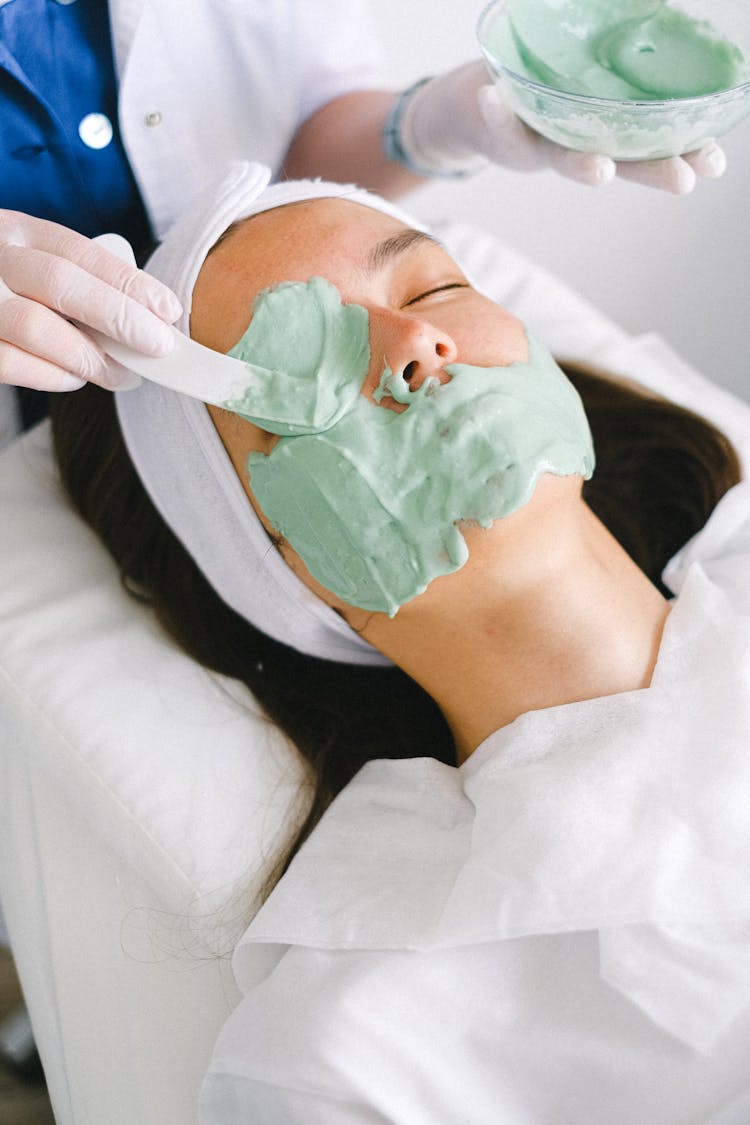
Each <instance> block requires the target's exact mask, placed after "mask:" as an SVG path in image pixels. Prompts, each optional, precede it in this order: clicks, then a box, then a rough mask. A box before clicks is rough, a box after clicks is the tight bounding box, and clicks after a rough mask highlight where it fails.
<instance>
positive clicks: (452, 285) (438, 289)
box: [401, 281, 471, 309]
mask: <svg viewBox="0 0 750 1125" xmlns="http://www.w3.org/2000/svg"><path fill="white" fill-rule="evenodd" d="M470 288H471V286H470V285H469V284H467V282H465V281H450V282H448V284H446V285H436V286H435V288H434V289H426V290H425V292H424V293H419V294H418V295H417V296H416V297H412V298H411V299H410V300H408V301H405V302H404V304H403V305H402V306H401V308H402V309H408V308H409V306H410V305H416V303H417V301H424V299H425V298H426V297H431V296H432V295H433V294H434V293H445V292H446V291H447V290H448V289H470Z"/></svg>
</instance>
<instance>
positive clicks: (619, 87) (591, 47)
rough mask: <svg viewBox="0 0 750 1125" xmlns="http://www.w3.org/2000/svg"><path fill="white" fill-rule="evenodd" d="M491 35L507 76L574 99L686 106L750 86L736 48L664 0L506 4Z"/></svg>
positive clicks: (749, 68) (749, 72) (518, 0)
mask: <svg viewBox="0 0 750 1125" xmlns="http://www.w3.org/2000/svg"><path fill="white" fill-rule="evenodd" d="M492 34H493V39H492V41H491V42H488V44H487V46H488V47H490V49H492V50H493V51H494V53H495V54H496V55H497V57H498V58H500V59H502V60H503V63H504V64H505V65H506V66H508V67H509V68H510V69H511V70H515V71H516V72H517V73H519V74H521V75H522V76H524V77H526V78H530V79H531V80H532V81H535V82H539V83H541V84H542V85H545V86H551V87H552V88H553V89H556V90H560V91H564V92H567V93H572V94H584V95H590V96H593V97H598V98H609V99H618V100H619V99H625V100H631V101H652V100H665V99H673V98H690V97H697V96H699V95H702V94H711V93H714V92H716V91H719V90H728V89H731V88H732V87H734V86H738V85H740V84H741V83H742V82H744V81H747V80H748V78H750V65H749V64H748V61H747V59H746V58H745V56H744V55H743V53H742V51H741V50H740V48H739V47H738V46H736V45H735V44H733V43H731V42H730V41H729V40H728V39H726V38H724V37H723V36H722V35H720V34H719V33H718V32H717V31H716V30H715V29H714V28H713V26H712V25H711V24H710V23H709V22H708V21H706V20H698V19H693V18H692V17H691V16H689V15H688V14H686V13H685V12H683V11H678V10H677V9H675V8H671V7H668V5H667V2H666V0H624V2H622V3H612V2H611V0H511V2H510V4H509V5H508V12H507V17H506V18H505V19H504V20H500V21H498V23H497V24H496V25H495V28H494V29H493V33H492Z"/></svg>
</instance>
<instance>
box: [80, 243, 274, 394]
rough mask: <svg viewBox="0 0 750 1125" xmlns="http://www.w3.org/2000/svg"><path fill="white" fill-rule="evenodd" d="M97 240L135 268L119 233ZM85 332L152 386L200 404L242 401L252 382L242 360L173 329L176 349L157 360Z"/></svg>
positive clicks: (90, 332) (130, 248)
mask: <svg viewBox="0 0 750 1125" xmlns="http://www.w3.org/2000/svg"><path fill="white" fill-rule="evenodd" d="M94 241H95V242H98V243H99V245H100V246H103V247H104V248H105V249H106V250H109V251H110V253H112V254H116V255H117V257H118V258H121V259H122V261H124V262H127V263H128V265H135V255H134V254H133V249H132V247H131V245H130V243H129V242H128V241H127V240H126V239H124V238H122V237H121V236H120V235H119V234H102V235H99V236H98V238H96V239H95V240H94ZM82 327H84V326H82ZM84 331H85V332H86V333H87V334H88V335H89V336H90V337H91V338H92V340H95V341H96V343H97V344H98V345H99V347H100V348H101V349H102V350H103V351H104V352H106V353H107V355H109V356H111V357H112V359H116V360H117V362H118V363H121V364H122V365H123V367H127V368H128V369H129V370H130V371H135V372H136V374H137V375H141V376H142V377H143V378H144V379H149V380H150V381H151V382H152V383H160V384H161V385H162V386H163V387H168V388H169V389H170V390H172V391H179V393H180V394H183V395H189V396H190V397H191V398H198V399H200V400H201V402H210V403H213V404H214V405H215V406H224V405H225V404H226V403H227V402H231V401H232V400H235V399H241V398H242V397H243V396H244V394H245V392H246V391H247V389H248V387H249V386H250V384H251V382H252V381H253V375H252V371H251V369H250V368H249V367H248V366H247V364H245V363H243V362H242V360H239V359H232V357H231V356H228V355H222V354H221V353H220V352H214V351H212V350H211V348H206V347H204V346H203V344H199V343H197V341H195V340H191V339H190V338H189V337H188V336H185V335H183V333H182V332H178V330H177V329H176V328H172V329H171V331H172V334H173V335H174V349H173V350H172V351H171V352H170V353H169V355H166V356H161V357H159V358H158V359H155V358H153V357H151V356H145V355H143V354H142V353H141V352H136V351H134V350H133V349H132V348H129V347H127V346H126V345H125V344H120V343H119V342H118V341H117V340H112V339H110V337H109V336H105V335H104V333H103V332H97V331H96V330H95V329H93V328H88V327H84Z"/></svg>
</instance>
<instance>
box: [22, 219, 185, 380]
mask: <svg viewBox="0 0 750 1125" xmlns="http://www.w3.org/2000/svg"><path fill="white" fill-rule="evenodd" d="M179 315H180V305H179V302H178V300H177V298H176V297H175V295H174V294H173V293H172V291H171V290H170V289H168V288H167V287H166V286H165V285H163V284H162V283H161V282H160V281H157V280H156V278H154V277H150V276H149V275H148V274H145V273H142V272H141V270H138V269H136V268H135V267H134V266H129V265H126V264H125V263H123V262H122V261H120V259H119V258H117V257H115V255H114V254H111V253H110V252H109V251H108V250H105V249H103V248H102V247H101V246H97V244H96V242H93V241H91V239H88V238H85V237H84V236H83V235H80V234H77V233H76V232H75V231H72V230H68V228H67V227H63V226H60V225H59V224H57V223H50V222H47V221H46V220H44V219H35V218H32V217H31V216H29V215H24V214H21V213H20V212H18V211H3V210H0V383H12V384H14V385H16V386H22V387H33V388H34V389H36V390H44V391H69V390H76V389H77V388H78V387H82V386H83V384H84V383H85V382H86V381H90V382H92V383H98V384H99V385H100V386H103V387H108V388H110V389H112V388H114V387H115V386H127V385H128V383H129V382H132V381H133V377H132V376H130V373H129V372H126V371H125V369H124V368H122V367H120V366H119V364H116V363H114V361H113V360H111V359H109V358H108V357H107V356H105V354H104V352H103V351H102V350H101V348H100V347H99V346H98V345H97V344H95V343H94V341H93V340H92V339H91V338H90V337H89V336H87V334H86V332H85V330H82V329H81V328H79V327H77V326H76V325H74V324H71V323H70V321H71V320H74V321H77V322H79V323H80V324H82V325H89V326H91V327H92V328H96V329H98V330H99V331H100V332H103V333H104V334H105V335H107V336H110V337H113V338H114V339H117V340H120V341H121V342H122V343H123V344H127V345H129V346H130V347H131V348H135V349H137V350H138V351H141V352H143V353H144V354H145V355H150V356H159V355H165V354H167V353H168V352H169V351H170V350H171V348H172V346H173V342H172V336H171V333H170V331H169V329H168V328H167V324H171V323H172V322H173V321H174V320H176V319H177V317H178V316H179Z"/></svg>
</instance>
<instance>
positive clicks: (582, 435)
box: [227, 278, 594, 616]
mask: <svg viewBox="0 0 750 1125" xmlns="http://www.w3.org/2000/svg"><path fill="white" fill-rule="evenodd" d="M279 288H280V289H282V291H283V294H284V316H285V317H286V316H292V317H293V318H294V320H295V325H296V329H295V339H296V341H297V343H296V345H295V346H294V347H292V346H291V345H288V344H285V341H286V340H288V338H289V333H288V325H287V324H284V325H283V329H284V331H285V332H286V335H284V333H283V332H282V331H281V329H282V324H281V322H279V323H274V318H273V316H264V317H263V319H262V320H260V321H259V319H258V317H259V314H260V313H261V312H262V311H263V307H264V305H265V303H266V302H268V303H269V304H272V305H275V301H274V295H275V294H276V293H277V290H271V291H269V292H267V293H265V294H262V295H261V296H260V298H259V299H258V302H257V305H256V310H255V313H254V318H253V321H252V323H251V325H250V327H249V329H248V331H247V332H246V333H245V336H244V337H243V340H242V341H240V344H238V345H237V346H236V347H235V348H234V349H233V351H232V353H230V354H233V355H238V354H239V355H241V357H242V358H243V359H248V358H249V357H252V360H253V363H260V364H262V366H263V367H265V366H267V364H266V360H267V358H268V354H269V351H273V352H274V355H275V363H276V366H277V367H278V369H279V370H280V371H282V372H284V375H283V376H282V377H283V378H284V379H287V378H293V379H295V380H298V381H299V382H300V384H302V383H304V382H305V376H304V370H303V368H304V363H303V360H304V357H305V356H306V357H307V387H308V391H309V393H308V394H306V395H303V396H302V398H301V399H297V400H295V401H292V402H290V400H289V399H288V398H286V397H285V396H284V395H282V394H280V393H278V391H277V389H276V388H273V387H270V388H268V392H267V393H266V388H265V387H261V386H259V387H257V388H255V387H253V389H252V391H251V392H248V395H247V396H246V398H245V399H244V400H243V409H242V410H239V411H237V412H238V413H242V414H243V415H244V416H246V417H250V419H251V420H252V421H256V420H258V419H261V418H263V419H264V421H262V422H259V424H260V425H262V426H263V427H264V428H265V429H272V430H273V432H276V433H287V434H288V433H290V429H289V427H290V426H292V425H294V426H295V427H300V426H305V427H308V430H307V433H300V430H299V429H298V430H297V431H296V433H297V434H298V435H299V436H288V437H282V439H281V441H279V442H278V444H277V445H276V446H275V448H274V449H273V451H272V452H271V454H270V455H269V456H265V455H263V454H260V453H251V454H250V457H249V459H248V469H249V473H250V481H251V486H252V489H253V492H254V494H255V496H256V497H257V500H258V502H259V504H260V506H261V508H262V509H263V511H264V512H265V514H266V516H267V517H268V519H269V520H270V521H271V523H272V524H273V526H274V527H275V528H276V529H277V530H278V531H279V533H280V534H281V535H283V536H284V537H285V538H286V539H287V540H288V542H289V543H290V544H291V546H292V547H293V548H294V550H295V551H296V552H297V553H298V554H299V555H300V557H301V558H302V560H303V561H304V563H305V565H306V566H307V568H308V570H309V571H310V573H311V574H312V575H313V576H314V577H315V578H317V579H318V581H319V582H321V583H322V585H323V586H325V587H326V588H327V589H328V590H330V591H331V592H332V593H334V594H336V595H337V596H338V597H340V598H341V599H342V600H343V601H345V602H347V603H348V604H350V605H353V606H358V607H360V608H362V609H366V610H377V611H381V612H384V613H388V614H390V615H391V616H393V614H395V613H396V611H397V610H398V608H399V606H401V605H403V604H404V603H405V602H408V601H410V600H411V599H412V598H414V597H416V596H417V595H418V594H420V593H421V592H422V591H423V590H425V589H426V587H427V586H428V585H429V583H430V582H431V581H432V580H433V579H434V578H437V577H438V576H439V575H442V574H449V573H451V572H453V571H455V570H458V569H459V567H461V566H463V564H464V563H465V562H466V560H467V558H468V549H467V546H466V542H465V540H464V537H463V535H462V533H461V529H460V526H459V525H460V524H461V523H462V522H465V521H470V522H473V523H477V524H480V525H481V526H482V527H489V526H490V525H491V524H492V523H493V521H494V520H496V519H502V518H503V517H504V516H507V515H510V514H511V513H512V512H515V511H516V510H517V509H519V508H521V507H522V506H523V505H524V504H526V503H527V502H528V501H529V500H530V499H531V496H532V494H533V492H534V488H535V486H536V483H537V481H538V479H539V477H540V476H541V475H542V473H552V474H554V475H556V476H569V475H572V474H577V475H580V476H583V477H585V478H588V477H590V476H591V473H592V471H593V467H594V453H593V447H592V442H591V434H590V431H589V427H588V423H587V421H586V416H585V414H584V412H583V407H582V405H581V402H580V399H579V397H578V395H577V393H576V391H575V390H574V388H573V387H572V385H571V384H570V382H569V381H568V380H567V378H566V377H565V375H564V374H563V372H562V371H561V370H560V368H559V367H558V366H557V364H556V363H555V361H554V360H553V358H552V356H551V355H550V354H549V352H548V351H547V350H546V349H545V348H544V347H543V346H542V345H541V344H540V343H538V341H536V340H535V339H534V338H533V336H529V337H528V340H529V358H528V361H527V362H525V363H514V364H511V365H510V366H508V367H490V368H485V367H472V366H468V365H465V364H451V365H449V366H447V367H446V369H445V370H446V371H447V372H448V374H449V375H450V376H451V380H450V382H448V383H446V384H442V385H441V384H440V383H438V381H437V380H436V379H431V380H429V379H428V380H426V381H425V382H424V383H423V384H422V386H421V387H420V388H419V390H418V391H415V392H411V391H409V388H408V385H407V384H406V382H405V381H404V379H403V377H402V376H401V374H400V373H398V372H396V373H391V372H390V371H385V372H384V374H383V378H382V379H381V385H380V388H379V392H378V396H379V397H380V398H381V399H382V398H383V397H384V396H386V395H391V396H392V397H393V398H394V399H396V400H397V401H399V402H404V403H408V409H407V410H405V411H403V412H402V413H396V412H394V411H392V410H388V409H386V408H384V407H382V406H378V405H375V403H373V402H370V401H369V400H367V399H365V398H364V397H363V396H362V395H361V394H360V393H359V392H360V389H361V387H362V384H363V382H364V380H365V377H366V375H367V370H368V365H369V346H368V326H367V312H366V310H365V309H362V308H359V307H358V306H355V305H341V303H340V298H339V296H338V293H337V291H336V290H335V289H334V287H333V286H332V285H330V284H329V283H328V282H325V281H322V280H321V279H320V278H315V279H313V280H312V281H310V282H308V283H307V284H301V283H289V284H285V285H284V286H283V287H279ZM321 293H325V296H324V297H323V303H324V304H325V307H326V309H327V310H328V312H327V314H326V316H324V317H321V316H320V315H319V309H320V304H321ZM335 303H338V309H339V314H338V316H337V315H335V314H334V313H333V309H334V304H335ZM352 310H357V314H358V315H356V316H355V315H353V313H352ZM359 314H363V316H362V315H359ZM259 323H260V324H261V328H260V329H259V328H258V324H259ZM269 332H270V333H271V334H272V338H269V337H268V336H267V335H266V333H269ZM303 340H304V341H305V345H304V352H303V350H302V348H301V347H300V344H299V341H303ZM345 345H346V346H345ZM285 346H288V348H289V355H288V362H289V367H290V369H292V370H293V371H294V373H295V374H294V376H287V374H286V372H285V362H284V360H285V356H284V348H285ZM339 354H347V355H349V354H351V355H356V356H359V357H360V360H359V362H358V363H357V364H356V365H355V364H352V366H350V367H348V368H346V369H343V370H342V369H338V370H336V371H335V373H334V375H333V376H332V378H334V379H335V385H336V386H337V387H339V388H340V395H341V401H340V402H339V403H337V404H336V406H335V408H333V406H332V396H331V395H330V394H329V392H328V389H327V388H324V387H323V386H322V385H321V384H322V382H323V380H321V378H320V367H321V365H322V366H323V367H324V368H325V369H326V370H329V369H330V368H332V367H335V366H336V365H337V363H338V360H337V358H336V357H337V356H338V355H339ZM353 387H354V388H356V393H352V388H353ZM312 388H316V389H312ZM321 400H324V401H325V403H326V407H325V410H323V409H321V407H320V401H321ZM227 406H228V408H230V409H236V406H234V405H232V404H227ZM270 415H274V417H273V426H271V425H269V424H268V421H267V419H268V418H269V416H270ZM323 415H326V416H329V417H330V418H331V419H332V420H331V421H330V422H329V423H328V425H327V427H326V428H325V429H321V430H320V431H318V430H317V429H313V426H315V427H317V426H318V424H319V423H318V422H317V421H313V420H314V419H319V418H320V417H322V416H323Z"/></svg>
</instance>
